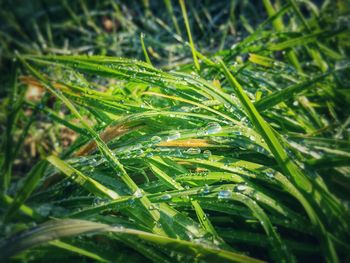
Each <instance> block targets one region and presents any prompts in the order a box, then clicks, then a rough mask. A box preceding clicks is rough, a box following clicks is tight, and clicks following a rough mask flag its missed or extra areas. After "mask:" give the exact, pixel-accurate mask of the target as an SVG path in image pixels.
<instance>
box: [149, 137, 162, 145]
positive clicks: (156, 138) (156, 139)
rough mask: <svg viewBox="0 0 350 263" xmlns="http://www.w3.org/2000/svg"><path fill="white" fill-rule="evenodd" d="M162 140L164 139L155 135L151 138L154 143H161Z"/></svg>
mask: <svg viewBox="0 0 350 263" xmlns="http://www.w3.org/2000/svg"><path fill="white" fill-rule="evenodd" d="M161 141H162V139H161V138H160V137H159V136H153V137H152V138H151V142H152V143H154V144H157V143H160V142H161Z"/></svg>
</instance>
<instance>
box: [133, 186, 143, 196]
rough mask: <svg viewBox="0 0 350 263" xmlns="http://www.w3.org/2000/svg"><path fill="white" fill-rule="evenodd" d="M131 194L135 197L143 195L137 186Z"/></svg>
mask: <svg viewBox="0 0 350 263" xmlns="http://www.w3.org/2000/svg"><path fill="white" fill-rule="evenodd" d="M133 196H135V197H136V198H141V197H142V196H143V193H142V189H140V188H138V189H137V190H136V191H135V192H134V193H133Z"/></svg>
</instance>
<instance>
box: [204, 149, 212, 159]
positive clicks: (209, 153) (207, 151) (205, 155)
mask: <svg viewBox="0 0 350 263" xmlns="http://www.w3.org/2000/svg"><path fill="white" fill-rule="evenodd" d="M203 156H204V157H205V158H210V156H211V151H210V150H205V151H204V152H203Z"/></svg>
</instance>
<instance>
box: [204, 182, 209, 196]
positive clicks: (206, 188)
mask: <svg viewBox="0 0 350 263" xmlns="http://www.w3.org/2000/svg"><path fill="white" fill-rule="evenodd" d="M209 193H210V189H209V186H208V185H207V184H206V185H205V186H204V188H203V194H209Z"/></svg>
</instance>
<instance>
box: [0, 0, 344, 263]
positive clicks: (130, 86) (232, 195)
mask: <svg viewBox="0 0 350 263" xmlns="http://www.w3.org/2000/svg"><path fill="white" fill-rule="evenodd" d="M164 2H165V4H166V7H167V10H168V12H169V13H170V15H171V20H172V23H173V25H174V28H175V31H176V34H175V33H173V32H172V33H171V34H172V35H173V37H174V38H175V39H176V40H177V41H179V43H180V44H181V45H182V44H185V43H184V41H183V39H182V38H181V36H180V35H181V32H180V27H182V26H181V25H182V23H178V21H177V18H176V16H175V12H177V13H178V14H180V13H182V15H183V18H184V25H185V28H186V31H187V35H188V38H189V42H190V43H189V46H187V45H186V44H185V45H184V47H185V48H186V49H187V51H186V52H188V56H190V54H191V53H190V52H192V57H193V63H192V59H188V60H186V59H185V60H184V61H185V62H183V61H182V62H181V63H180V64H179V65H180V66H179V65H176V66H175V65H173V64H171V63H170V65H167V66H165V67H164V69H175V70H164V69H163V70H162V69H161V67H160V66H158V63H157V61H158V62H159V60H157V55H158V54H155V53H156V52H155V51H154V50H152V49H148V48H147V47H148V44H149V43H153V44H154V43H155V42H148V40H149V39H148V37H144V34H141V43H140V45H141V47H140V48H139V50H138V51H137V52H136V53H140V54H142V52H143V55H144V57H145V59H146V62H147V63H145V62H143V61H139V60H134V59H128V58H120V57H109V56H104V55H74V56H70V55H64V56H59V55H54V54H52V53H54V52H48V53H49V54H48V55H42V54H34V53H35V52H31V53H32V54H31V55H23V54H19V53H17V54H16V59H17V60H18V61H19V64H20V67H21V68H20V69H19V72H21V74H22V76H21V77H20V78H19V83H16V81H15V80H17V74H13V80H12V83H11V85H12V86H13V90H12V94H11V96H10V99H9V103H10V104H11V105H12V106H11V107H9V108H8V112H9V113H10V114H9V115H8V118H7V126H6V136H5V137H6V138H5V141H6V142H7V143H5V144H4V147H3V150H4V156H5V157H2V156H1V161H2V171H3V172H4V173H5V174H6V176H4V177H3V180H2V196H1V197H2V198H1V203H2V208H1V211H2V212H4V217H3V220H4V221H3V222H6V224H7V225H8V227H7V228H6V229H7V230H6V231H7V232H6V234H1V238H2V240H1V243H0V250H1V251H4V253H2V254H1V256H0V257H1V260H5V261H7V260H8V261H10V260H23V261H25V260H28V259H29V260H30V256H29V255H30V254H32V253H33V255H34V256H33V257H34V260H45V259H47V257H48V255H50V256H52V255H56V256H57V255H59V256H61V257H62V260H66V259H75V260H77V259H78V260H95V261H100V262H115V261H125V257H128V258H127V260H128V261H132V262H140V261H144V260H149V261H153V262H193V261H200V262H202V261H203V262H213V261H223V262H226V261H227V262H263V261H268V262H270V261H274V262H295V261H301V262H304V261H310V260H313V261H322V260H324V261H327V262H338V261H346V260H347V259H348V255H347V254H346V251H348V250H349V249H350V248H349V238H350V237H349V233H350V232H349V230H350V225H349V222H350V215H349V209H348V207H347V205H346V204H347V203H346V202H348V201H349V195H348V190H349V189H350V180H349V177H348V174H349V172H350V169H349V160H350V158H349V147H350V144H349V141H348V140H349V132H348V131H349V124H350V121H349V120H350V119H349V117H348V114H349V110H348V109H347V107H346V105H347V103H348V102H349V96H347V95H346V94H347V93H348V91H347V85H348V83H349V81H348V79H347V78H348V77H347V76H348V75H347V74H349V63H348V49H347V47H348V44H347V43H346V36H345V34H346V32H347V31H348V26H347V25H346V23H344V21H343V20H342V19H334V20H332V19H330V18H329V16H328V15H327V12H328V11H327V10H328V9H330V7H331V4H330V3H329V2H327V3H325V4H324V6H323V7H320V8H318V7H317V6H314V7H313V11H314V12H310V14H309V16H305V15H304V12H306V11H304V9H301V8H304V7H305V6H303V5H310V4H309V3H304V2H303V4H300V3H299V2H295V1H292V0H290V1H287V2H286V4H285V5H284V6H282V7H281V8H278V6H276V5H273V4H272V3H271V1H269V0H266V1H263V8H265V9H266V11H267V16H268V18H267V19H266V20H265V21H264V22H262V23H261V24H260V25H258V26H255V25H254V23H253V22H252V23H251V21H250V20H249V19H248V20H247V19H246V18H245V17H243V16H242V19H241V20H242V21H241V23H240V26H242V27H243V28H245V29H247V30H246V31H248V32H252V33H251V34H250V35H247V36H246V38H244V39H243V40H241V41H240V42H237V43H236V44H235V45H234V46H232V47H231V45H230V47H226V49H224V50H221V49H220V50H218V51H217V52H202V50H201V48H199V47H202V45H196V46H197V47H198V48H197V49H196V48H195V44H194V41H193V40H194V39H195V34H196V33H195V32H196V31H195V29H194V28H197V27H199V28H202V27H203V25H202V24H201V23H200V22H201V21H200V19H201V18H198V17H196V18H192V17H191V16H189V14H187V13H186V12H187V11H189V10H193V13H195V12H196V10H195V9H194V8H193V6H192V3H187V2H186V7H187V8H188V10H187V11H186V7H185V5H184V4H185V2H184V1H182V0H181V1H179V4H180V5H179V6H178V9H176V10H175V6H173V5H172V2H171V1H164ZM64 3H65V8H67V9H69V11H70V14H71V16H72V17H73V20H74V23H76V24H77V25H79V27H80V28H81V27H82V23H83V22H82V21H83V18H81V17H80V16H77V15H76V14H75V13H74V11H73V9H71V7H70V6H69V5H68V3H67V2H64ZM144 3H145V10H146V11H145V12H146V13H147V17H148V19H149V21H148V22H147V23H149V24H148V26H149V27H150V28H157V27H156V26H155V25H154V24H152V23H155V24H157V25H158V26H159V25H161V26H162V27H163V28H165V30H166V31H167V32H171V31H172V29H171V28H170V27H167V26H166V25H165V24H164V23H163V22H162V21H161V20H159V19H158V20H157V19H155V20H154V21H153V20H152V19H151V17H152V13H151V9H150V6H149V3H148V1H144ZM235 5H236V4H234V3H231V9H230V18H229V21H228V22H227V24H226V25H225V30H227V29H228V28H231V30H232V27H233V25H234V23H233V20H234V19H233V18H232V16H234V12H233V10H234V8H235ZM237 5H238V4H237ZM244 5H248V6H250V7H252V6H251V4H247V3H246V2H244V3H243V2H242V6H244ZM79 6H81V7H82V11H83V13H84V14H85V16H86V17H85V19H86V20H87V25H88V27H89V29H90V30H91V31H93V32H94V34H96V35H103V34H102V33H101V29H100V28H99V27H98V23H96V21H94V18H93V15H94V14H93V13H91V12H90V11H89V10H88V8H87V5H86V3H85V2H84V1H81V3H79ZM218 6H221V4H220V3H218ZM113 8H114V10H115V11H116V14H118V16H121V18H120V21H121V23H124V22H122V21H123V17H122V15H121V11H120V10H119V8H118V5H117V4H115V3H114V5H113ZM305 8H306V7H305ZM306 10H309V9H308V8H306ZM326 11H327V12H326ZM339 12H340V11H339ZM204 13H205V12H204ZM315 13H317V14H318V16H317V17H316V16H315ZM205 14H206V16H208V17H209V19H210V13H205ZM287 18H291V19H290V21H289V19H287ZM191 19H193V21H197V22H198V21H199V22H198V25H197V24H196V23H193V22H192V20H191ZM214 20H215V19H214ZM214 20H211V23H215V21H214ZM219 20H220V19H219ZM118 21H119V20H118ZM126 24H128V23H126ZM209 24H210V23H209ZM128 25H129V26H130V28H133V27H134V26H135V25H134V24H132V23H130V24H128ZM321 25H322V31H321V30H320V28H321ZM271 26H272V27H273V28H274V29H275V30H271ZM323 27H324V28H323ZM146 28H147V27H146ZM254 29H255V30H254ZM114 30H115V29H114ZM202 30H203V28H202ZM227 34H228V33H227V32H225V33H224V36H223V38H225V37H226V36H227ZM182 35H185V34H182ZM138 36H139V34H137V39H138V41H139V37H138ZM104 37H105V36H104ZM150 39H152V38H150ZM321 39H322V43H321V42H320V40H321ZM8 41H10V40H8ZM153 41H154V40H153ZM222 43H224V41H223V42H222ZM158 44H159V43H158ZM231 44H232V43H231ZM160 46H162V45H157V47H160ZM220 46H221V47H222V45H220ZM22 50H26V51H28V52H29V51H30V48H26V49H24V48H23V49H22ZM203 50H204V49H203ZM28 52H26V53H28ZM101 53H103V52H101ZM161 54H162V53H161ZM158 56H159V55H158ZM151 60H152V63H153V64H154V66H153V65H152V63H151ZM188 61H191V62H188ZM28 75H29V76H28ZM26 86H34V87H37V88H40V89H45V90H47V91H49V93H48V94H47V95H45V96H44V97H43V98H42V99H41V100H40V101H28V100H25V99H24V92H23V91H22V90H18V88H21V89H22V88H24V87H26ZM344 94H345V95H346V96H344ZM340 95H341V96H340ZM28 108H29V109H30V110H31V111H32V112H33V113H32V116H31V117H30V118H25V117H23V116H24V115H25V114H23V111H24V110H25V109H28ZM21 114H22V115H21ZM36 116H39V117H40V120H45V121H47V122H49V123H50V124H51V125H53V126H54V127H65V128H66V129H69V130H71V131H73V132H74V134H75V135H76V136H77V138H76V139H75V141H74V142H73V143H71V144H70V145H69V146H68V147H66V148H64V149H62V148H55V149H60V150H59V151H53V152H51V153H48V151H44V150H42V149H40V153H41V156H40V160H39V161H38V162H37V164H36V165H34V166H33V168H32V169H31V170H30V171H29V172H28V173H27V175H26V176H25V178H24V179H18V178H16V177H14V178H13V176H12V164H13V163H15V159H14V158H15V157H16V156H17V155H18V153H19V149H20V147H21V144H22V143H23V141H24V138H25V137H26V136H27V132H28V130H29V128H30V126H31V125H32V124H33V123H34V120H35V117H36ZM17 118H22V119H25V120H26V122H25V125H24V127H25V128H24V131H23V133H21V135H20V136H19V138H18V136H17V137H16V136H14V138H11V136H12V135H13V134H14V131H15V130H16V129H18V127H16V125H18V121H17ZM18 126H20V125H18ZM12 141H16V142H17V144H16V147H15V149H14V150H12V149H11V146H10V142H12ZM52 219H54V220H52ZM33 224H35V225H36V224H37V226H33ZM1 229H5V227H2V226H1ZM18 230H21V231H22V232H21V233H19V234H18V233H16V232H17V231H18ZM100 244H102V246H101V245H100ZM115 251H118V253H116V252H115ZM77 255H78V256H77Z"/></svg>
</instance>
